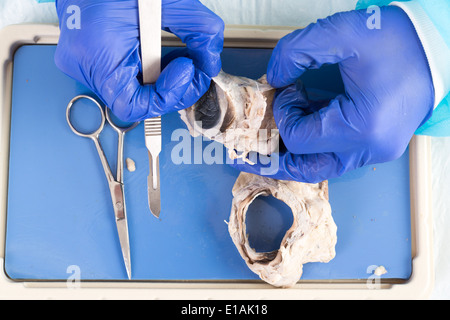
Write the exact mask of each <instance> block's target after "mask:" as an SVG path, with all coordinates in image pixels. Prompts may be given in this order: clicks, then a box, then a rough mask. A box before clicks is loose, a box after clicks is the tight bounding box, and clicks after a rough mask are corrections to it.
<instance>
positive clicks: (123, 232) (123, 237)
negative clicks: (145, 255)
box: [116, 219, 131, 280]
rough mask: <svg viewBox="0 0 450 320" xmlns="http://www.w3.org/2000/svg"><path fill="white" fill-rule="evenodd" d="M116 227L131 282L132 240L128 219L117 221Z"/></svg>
mask: <svg viewBox="0 0 450 320" xmlns="http://www.w3.org/2000/svg"><path fill="white" fill-rule="evenodd" d="M116 226H117V232H118V234H119V241H120V248H121V249H122V256H123V262H124V263H125V269H126V271H127V276H128V279H129V280H131V257H130V240H129V238H128V224H127V219H121V220H117V219H116Z"/></svg>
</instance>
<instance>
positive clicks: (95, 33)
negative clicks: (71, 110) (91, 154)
mask: <svg viewBox="0 0 450 320" xmlns="http://www.w3.org/2000/svg"><path fill="white" fill-rule="evenodd" d="M73 4H74V2H73V1H68V0H56V8H57V12H58V17H59V21H60V29H61V36H60V39H59V43H58V47H57V50H56V54H55V62H56V65H57V66H58V67H59V68H60V69H61V70H62V71H63V72H64V73H66V74H67V75H69V76H71V77H72V78H74V79H76V80H78V81H80V82H81V83H83V84H84V85H86V86H87V87H88V88H90V89H91V90H92V91H93V92H94V93H95V94H96V95H97V96H98V97H99V98H100V99H102V100H103V102H104V103H105V104H106V105H107V106H108V107H109V108H111V109H112V111H113V113H114V114H115V115H116V116H117V117H118V118H119V119H121V120H123V121H128V122H134V121H140V120H143V119H145V118H151V117H155V116H159V115H162V114H165V113H169V112H172V111H176V110H181V109H184V108H188V107H190V106H191V105H192V104H194V103H195V102H196V101H197V100H198V99H199V98H200V97H201V96H202V95H203V94H204V93H205V92H206V91H207V90H208V88H209V85H210V80H211V79H210V78H211V77H214V76H216V75H217V74H218V73H219V71H220V69H221V60H220V53H221V52H222V48H223V30H224V23H223V21H222V20H221V19H220V18H219V17H218V16H217V15H215V14H214V13H213V12H211V11H210V10H209V9H207V8H206V7H205V6H203V5H202V4H201V3H200V2H199V1H198V0H179V1H173V0H172V1H170V0H163V1H162V28H163V29H164V30H166V31H169V32H172V33H173V34H175V35H176V36H178V37H179V38H180V39H181V40H182V41H183V42H184V43H185V44H186V46H187V57H178V58H177V59H175V60H173V61H171V62H170V63H169V64H168V65H167V66H166V67H165V69H164V70H163V71H162V73H161V75H160V77H159V79H158V81H157V82H156V84H154V85H145V86H143V85H142V84H141V83H140V81H139V80H138V77H139V75H140V73H141V69H142V68H141V60H140V42H139V34H140V33H139V12H138V1H137V0H120V1H119V0H79V1H76V5H77V6H78V7H79V8H80V18H81V23H80V27H81V28H80V29H69V28H68V27H67V19H69V18H71V15H72V12H71V11H70V10H69V13H67V8H68V7H69V6H70V5H73Z"/></svg>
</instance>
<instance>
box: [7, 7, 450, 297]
mask: <svg viewBox="0 0 450 320" xmlns="http://www.w3.org/2000/svg"><path fill="white" fill-rule="evenodd" d="M202 2H203V3H204V4H205V5H207V6H208V7H210V8H211V9H212V10H213V11H214V12H216V13H217V14H218V15H220V16H221V17H222V18H223V19H224V21H225V22H226V23H227V24H254V25H262V24H266V25H288V26H292V25H297V26H299V27H303V26H306V25H308V24H309V23H311V22H314V21H315V19H317V18H323V17H326V16H328V15H329V14H332V13H334V12H338V11H346V10H351V9H352V8H354V7H355V3H356V2H357V1H356V0H322V1H314V2H313V1H310V0H227V1H217V0H203V1H202ZM274 2H277V4H278V5H277V6H273V5H272V3H274ZM280 2H282V3H283V5H280ZM324 3H326V5H324ZM57 22H58V17H57V15H56V10H55V5H54V4H53V3H42V4H38V3H36V1H35V0H0V29H1V28H3V27H5V26H7V25H11V24H19V23H57ZM0 41H1V39H0ZM432 166H433V168H432V187H433V224H434V226H433V227H434V247H433V250H434V260H435V285H434V290H433V292H432V294H431V296H430V299H436V300H437V299H450V245H448V244H449V243H450V232H447V229H446V227H447V226H450V197H449V196H448V195H449V194H450V138H432Z"/></svg>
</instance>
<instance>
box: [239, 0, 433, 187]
mask: <svg viewBox="0 0 450 320" xmlns="http://www.w3.org/2000/svg"><path fill="white" fill-rule="evenodd" d="M369 17H370V15H369V14H367V13H366V11H351V12H345V13H339V14H336V15H333V16H331V17H328V18H327V19H324V20H319V21H318V22H317V23H316V24H312V25H310V26H308V27H307V28H306V29H304V30H298V31H295V32H293V33H292V34H289V35H287V36H286V37H284V38H283V39H281V40H280V42H279V43H278V45H277V46H276V48H275V50H274V52H273V56H272V58H271V61H270V63H269V66H268V72H267V79H268V81H269V83H270V84H271V85H272V86H274V87H277V88H280V87H285V86H287V87H286V88H284V89H283V90H279V91H278V93H277V95H276V98H275V101H274V104H273V109H274V110H273V111H274V117H275V121H276V124H277V126H278V128H279V130H280V136H281V138H282V142H283V143H284V145H285V147H286V149H285V150H283V149H282V150H280V153H279V161H278V159H277V157H274V160H273V161H278V164H275V165H274V163H273V161H272V162H271V163H269V164H266V165H263V164H261V163H257V164H256V165H254V166H251V165H248V164H245V165H240V164H237V165H234V167H235V168H237V169H239V170H242V171H247V172H251V173H255V174H260V175H265V176H269V177H272V178H275V179H281V180H297V181H301V182H309V183H317V182H321V181H323V180H327V179H330V178H335V177H338V176H341V175H342V174H344V173H345V172H348V171H350V170H354V169H356V168H360V167H362V166H365V165H370V164H376V163H382V162H387V161H390V160H394V159H397V158H399V157H400V156H401V155H402V154H403V153H404V151H405V150H406V148H407V146H408V144H409V141H410V139H411V138H412V136H413V134H414V132H415V131H416V129H417V128H418V127H419V126H421V125H422V124H423V123H425V122H426V120H427V119H428V118H429V117H430V116H431V114H432V110H433V106H434V86H433V83H432V78H431V73H430V70H429V67H428V61H427V58H426V55H425V53H424V49H423V48H422V45H421V42H420V40H419V38H418V36H417V33H416V31H415V29H414V26H413V24H412V23H411V21H410V19H409V18H408V16H407V15H406V14H405V13H404V12H403V11H402V10H401V9H400V8H398V7H394V6H390V7H382V8H381V29H369V28H368V27H367V24H366V22H367V20H368V18H369ZM335 63H338V64H339V67H340V71H341V75H342V78H343V82H344V85H345V94H342V95H339V96H337V97H336V98H335V99H334V100H332V101H330V102H329V103H328V104H327V105H325V106H324V105H323V104H318V103H315V102H312V101H308V98H307V97H306V95H305V93H304V92H303V91H302V90H301V88H299V87H298V86H297V85H296V84H293V83H294V82H296V80H297V79H298V78H299V77H300V76H301V75H302V74H303V72H304V71H305V70H307V69H316V68H320V67H321V66H322V65H325V64H335ZM269 167H272V169H271V172H270V173H266V174H264V173H263V172H262V171H263V170H262V169H265V170H266V172H267V171H270V170H267V169H268V168H269ZM273 168H275V170H273Z"/></svg>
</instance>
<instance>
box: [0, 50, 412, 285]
mask: <svg viewBox="0 0 450 320" xmlns="http://www.w3.org/2000/svg"><path fill="white" fill-rule="evenodd" d="M170 50H173V49H169V48H164V53H167V52H168V51H170ZM54 53H55V46H41V45H30V46H23V47H21V48H20V49H19V50H17V52H16V53H15V57H14V78H13V99H12V117H11V147H10V157H9V159H10V162H9V187H8V206H7V226H6V242H5V243H6V247H5V271H6V273H7V275H8V276H9V277H10V278H11V279H14V280H18V281H20V280H65V279H68V277H69V276H72V273H73V271H74V270H78V272H79V275H80V276H81V279H84V280H126V279H127V274H126V271H125V268H124V264H123V261H122V255H121V251H120V246H119V240H118V236H117V231H116V226H115V221H114V214H113V208H112V204H111V199H110V194H109V189H108V185H107V182H106V178H105V176H104V173H103V169H102V166H101V163H100V160H99V158H98V155H97V152H96V150H95V147H94V145H93V143H92V141H90V140H89V139H84V138H81V137H78V136H76V135H74V134H73V133H72V131H71V130H70V128H69V126H68V125H67V123H66V118H65V113H66V106H67V104H68V102H69V101H70V100H71V99H72V98H73V97H74V96H76V95H79V94H88V95H93V94H92V92H90V91H89V90H88V89H87V88H86V87H84V86H82V85H81V84H79V83H77V82H76V81H74V80H72V79H71V78H69V77H67V76H65V75H64V74H63V73H61V72H60V71H59V70H58V69H57V68H56V66H55V64H54V60H53V57H54ZM270 54H271V50H269V49H233V48H227V49H225V50H224V53H223V69H224V71H226V72H228V73H231V74H235V75H243V76H248V77H251V78H259V77H260V76H261V75H263V74H264V73H265V70H266V67H267V63H268V61H269V59H270ZM303 80H304V82H305V84H306V86H307V88H308V91H310V93H311V94H317V95H318V96H320V95H323V94H326V93H330V92H331V93H339V92H342V91H343V87H342V83H341V80H340V74H339V70H338V68H336V67H333V66H330V67H325V68H322V69H321V70H318V71H315V72H308V73H307V74H305V75H304V76H303ZM85 120H86V121H94V120H95V118H94V117H91V116H86V117H85ZM162 125H163V137H162V139H163V151H162V153H161V155H160V170H161V204H162V211H161V216H160V219H156V218H155V217H154V216H152V214H151V213H150V211H149V209H148V205H147V175H148V170H149V169H148V167H149V164H148V154H147V149H146V148H145V144H144V129H143V124H140V125H139V126H138V127H137V128H136V129H135V130H133V131H131V132H130V133H128V135H127V136H126V145H125V157H129V158H131V159H133V160H134V161H135V163H136V171H135V172H128V171H127V170H126V169H125V187H126V197H127V206H128V220H129V231H130V245H131V257H132V272H133V280H143V281H151V280H255V279H259V278H258V276H257V275H255V274H253V273H252V272H251V271H250V270H249V269H248V268H247V266H246V265H245V263H244V261H243V260H242V258H241V257H240V255H239V253H238V251H237V249H236V248H235V247H234V244H233V242H232V241H231V238H230V236H229V234H228V229H227V224H226V223H225V221H228V218H229V214H230V208H231V201H232V194H231V189H232V187H233V184H234V182H235V180H236V178H237V176H238V174H239V172H237V171H236V170H234V169H232V168H231V167H229V166H227V165H226V164H225V165H223V164H214V163H213V164H209V163H205V161H202V160H201V159H200V161H198V160H199V159H194V157H195V155H194V152H192V154H191V155H190V156H191V164H189V163H187V164H186V163H181V164H178V163H174V161H172V160H171V154H172V153H173V152H178V151H179V148H180V143H188V146H189V147H190V148H192V150H194V149H195V146H198V145H200V146H202V147H203V149H204V150H207V147H208V146H210V144H211V143H212V142H210V141H202V139H201V138H196V139H193V138H191V137H187V138H186V137H184V136H183V135H182V134H179V133H180V131H177V130H176V129H180V128H183V129H184V128H185V126H184V123H183V122H182V121H181V120H180V118H179V115H178V114H177V113H174V114H169V115H166V116H163V118H162ZM177 132H178V134H177ZM100 140H101V143H102V144H103V147H104V149H105V153H106V156H107V158H108V160H109V162H110V164H111V167H112V171H113V172H115V163H116V159H115V157H116V146H117V136H116V134H115V132H114V131H113V130H112V129H111V128H110V127H108V126H106V128H105V130H104V132H103V133H102V135H101V136H100ZM210 147H211V146H210ZM177 150H178V151H177ZM184 156H186V157H189V152H187V153H186V154H185V155H184ZM175 162H176V161H175ZM188 162H189V161H188ZM329 186H330V202H331V206H332V209H333V217H334V219H335V221H336V224H337V226H338V243H337V246H336V253H337V255H336V258H335V259H334V260H332V261H331V262H330V263H327V264H323V263H310V264H307V265H305V266H304V273H303V277H302V279H304V280H323V279H325V280H333V279H367V278H369V277H370V276H371V275H372V271H373V267H372V266H374V265H375V266H379V265H383V266H384V267H385V268H386V269H387V271H388V273H387V274H385V275H383V278H389V279H408V278H409V277H410V275H411V259H412V257H411V219H410V186H409V157H408V153H407V152H406V153H405V154H404V155H403V156H402V157H401V158H400V159H399V160H397V161H394V162H390V163H386V164H381V165H377V166H374V167H366V168H363V169H360V170H357V171H354V172H351V173H349V174H347V175H345V176H344V177H342V178H339V179H334V180H332V181H330V185H329ZM247 222H248V224H249V225H248V231H249V235H250V241H251V243H252V244H253V245H254V247H255V248H256V249H257V250H259V251H266V250H273V249H275V248H277V247H278V246H279V244H280V241H281V239H282V237H283V235H284V232H285V231H286V230H287V229H288V228H289V227H290V225H291V223H292V215H291V213H290V211H289V209H288V208H287V206H286V205H285V204H284V203H282V202H280V201H278V200H276V199H274V198H272V197H268V198H258V199H257V200H256V201H255V202H254V203H253V204H252V205H251V206H250V210H249V213H248V221H247ZM74 268H77V269H74Z"/></svg>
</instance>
